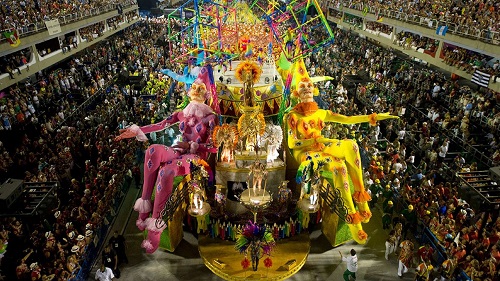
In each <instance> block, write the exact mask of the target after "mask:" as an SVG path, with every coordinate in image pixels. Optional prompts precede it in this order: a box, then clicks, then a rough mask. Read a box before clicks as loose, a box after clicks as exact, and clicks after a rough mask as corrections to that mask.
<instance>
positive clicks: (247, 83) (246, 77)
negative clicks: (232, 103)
mask: <svg viewBox="0 0 500 281" xmlns="http://www.w3.org/2000/svg"><path fill="white" fill-rule="evenodd" d="M261 74H262V69H261V68H260V67H259V66H258V65H257V64H256V63H255V62H253V61H243V62H240V64H238V66H237V67H236V70H235V73H234V76H235V77H236V79H238V80H239V81H240V82H241V83H243V103H244V105H245V106H250V107H254V106H256V102H255V97H254V94H253V86H254V84H255V83H256V82H257V81H259V79H260V75H261Z"/></svg>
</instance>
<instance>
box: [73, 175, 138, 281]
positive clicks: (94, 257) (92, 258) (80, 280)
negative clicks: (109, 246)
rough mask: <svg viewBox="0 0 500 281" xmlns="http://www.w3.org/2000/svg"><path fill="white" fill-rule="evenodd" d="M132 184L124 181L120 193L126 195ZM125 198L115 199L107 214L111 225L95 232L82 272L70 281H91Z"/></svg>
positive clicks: (86, 252)
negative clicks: (92, 272) (91, 274)
mask: <svg viewBox="0 0 500 281" xmlns="http://www.w3.org/2000/svg"><path fill="white" fill-rule="evenodd" d="M130 184H131V181H129V180H127V179H124V181H123V183H122V184H121V185H120V190H119V192H120V193H122V194H126V193H127V192H128V189H129V188H130ZM123 198H125V197H119V198H115V200H114V203H113V204H112V206H111V208H110V211H109V212H108V213H107V214H106V216H105V222H106V221H107V222H109V223H107V224H106V223H104V224H102V225H101V226H100V227H99V228H97V229H96V230H94V233H95V237H94V240H93V243H90V244H89V245H87V247H86V248H85V253H84V255H83V256H82V258H81V263H80V266H81V267H80V270H79V271H78V273H76V274H75V277H74V278H72V279H70V281H86V280H88V279H89V275H90V272H91V271H92V268H93V267H94V266H95V264H96V263H97V261H98V260H99V254H100V252H101V250H102V249H103V246H104V245H105V243H106V239H107V237H108V232H109V230H110V229H111V228H112V227H113V224H114V221H115V217H116V214H117V213H118V211H119V210H120V208H121V205H122V204H123V201H124V200H123ZM116 199H118V200H116Z"/></svg>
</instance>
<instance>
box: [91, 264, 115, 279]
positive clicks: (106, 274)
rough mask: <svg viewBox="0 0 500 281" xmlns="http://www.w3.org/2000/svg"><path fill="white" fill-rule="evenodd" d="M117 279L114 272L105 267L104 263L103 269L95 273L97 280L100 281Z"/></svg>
mask: <svg viewBox="0 0 500 281" xmlns="http://www.w3.org/2000/svg"><path fill="white" fill-rule="evenodd" d="M113 278H115V275H114V274H113V270H111V268H109V267H106V266H104V263H101V267H100V268H99V269H98V270H97V271H96V273H95V280H98V281H111V280H113Z"/></svg>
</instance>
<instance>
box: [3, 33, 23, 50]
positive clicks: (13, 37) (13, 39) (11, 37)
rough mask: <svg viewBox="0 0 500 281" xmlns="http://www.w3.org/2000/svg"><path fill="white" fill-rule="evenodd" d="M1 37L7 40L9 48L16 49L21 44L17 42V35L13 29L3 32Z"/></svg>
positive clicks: (19, 41)
mask: <svg viewBox="0 0 500 281" xmlns="http://www.w3.org/2000/svg"><path fill="white" fill-rule="evenodd" d="M3 36H4V37H5V38H6V39H7V41H8V42H9V44H10V46H11V47H17V46H19V45H20V44H21V40H19V35H18V34H17V30H15V29H14V30H12V31H11V30H8V31H4V32H3Z"/></svg>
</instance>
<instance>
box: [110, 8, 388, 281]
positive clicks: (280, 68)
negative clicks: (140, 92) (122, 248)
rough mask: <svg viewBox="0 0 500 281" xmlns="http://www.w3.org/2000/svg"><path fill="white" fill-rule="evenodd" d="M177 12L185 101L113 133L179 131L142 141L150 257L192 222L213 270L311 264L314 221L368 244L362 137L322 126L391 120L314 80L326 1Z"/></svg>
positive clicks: (259, 270)
mask: <svg viewBox="0 0 500 281" xmlns="http://www.w3.org/2000/svg"><path fill="white" fill-rule="evenodd" d="M313 10H314V12H313V13H311V11H313ZM169 20H170V21H169V22H170V23H175V25H176V26H177V28H176V27H175V26H174V25H172V26H169V29H168V30H169V31H168V39H169V44H170V53H171V60H172V62H175V63H177V64H179V65H182V66H183V67H185V69H186V70H185V71H184V73H183V74H179V73H176V72H175V71H173V70H170V69H164V70H162V73H163V74H165V75H166V76H169V77H171V78H172V79H174V80H177V81H179V82H182V83H184V84H185V85H186V92H187V97H188V98H189V102H186V104H187V105H186V106H185V107H184V108H181V109H179V110H178V111H176V112H174V113H173V114H171V115H170V116H168V117H167V118H166V119H164V120H163V121H161V122H158V123H156V124H152V125H146V126H142V127H139V126H136V125H132V126H130V127H129V128H127V129H125V130H123V131H122V132H121V134H120V135H119V136H118V137H117V140H121V139H125V138H132V137H135V138H136V139H137V140H139V141H145V140H147V139H148V138H147V136H146V134H148V133H151V132H157V131H161V130H164V129H165V128H168V127H170V126H174V125H175V126H178V131H179V132H180V137H179V139H180V141H179V142H177V143H176V144H175V145H172V146H170V147H169V146H165V145H162V144H153V145H151V146H149V147H148V148H147V149H146V156H145V161H144V186H143V192H142V196H141V197H140V198H139V199H138V200H137V202H136V204H135V207H134V209H135V210H136V211H138V212H139V219H138V220H137V222H136V224H137V227H138V228H139V229H140V230H144V231H145V239H144V241H143V243H142V247H143V248H144V249H145V250H146V252H147V253H153V252H154V251H156V250H157V249H158V248H160V249H165V250H168V251H174V250H175V248H176V246H177V245H178V244H179V243H180V241H181V240H182V236H183V231H184V228H183V224H184V225H191V226H193V227H192V229H193V230H194V231H195V232H196V233H197V234H198V237H199V238H198V239H199V241H198V242H199V243H198V244H199V252H200V255H201V257H202V259H203V261H204V263H205V265H206V266H207V267H208V268H210V270H211V271H212V272H214V274H216V275H218V276H220V277H221V278H223V279H226V280H244V279H248V278H250V279H260V278H262V279H272V280H283V279H285V278H288V277H290V276H292V275H293V274H294V273H296V272H297V271H298V270H300V268H301V267H302V266H303V265H304V263H305V262H306V258H307V256H308V253H309V249H310V240H309V233H308V229H309V228H311V226H312V225H314V226H319V227H321V230H322V232H323V234H324V235H325V237H326V238H327V239H328V240H329V242H330V243H331V244H332V245H333V246H337V245H340V244H342V243H345V242H346V241H349V240H355V241H356V242H358V243H360V244H364V243H365V242H366V239H367V236H368V235H367V234H366V233H365V232H364V231H363V228H362V223H365V222H368V220H369V219H370V216H371V212H370V210H369V208H368V204H367V201H369V200H370V196H369V195H368V194H367V193H366V191H365V188H364V186H363V179H362V174H363V173H362V168H361V162H360V161H361V160H360V154H359V148H358V145H357V143H356V141H355V140H337V139H329V138H326V137H324V136H323V134H322V129H323V128H324V127H325V125H326V124H327V123H328V122H334V123H341V124H357V123H370V124H371V125H375V124H376V123H377V121H379V120H384V119H388V118H394V117H393V116H390V115H387V114H376V113H373V114H371V115H362V116H344V115H339V114H335V113H332V112H331V111H329V110H325V109H320V108H318V105H317V104H316V102H315V101H314V99H313V97H314V95H316V94H317V88H316V87H315V85H314V83H316V82H319V81H325V80H328V79H331V78H330V77H309V75H308V73H307V69H306V67H305V65H304V62H303V58H304V57H306V56H308V55H310V54H311V53H313V52H318V51H320V50H321V49H322V48H325V47H327V46H329V45H330V44H332V43H333V40H334V38H333V33H332V31H331V30H330V27H329V26H328V23H327V22H326V20H325V17H324V15H323V14H322V12H321V8H320V7H319V5H318V3H317V2H316V0H306V1H291V2H289V3H288V4H284V3H281V2H275V1H269V2H267V1H265V2H263V1H254V2H250V3H247V2H243V1H195V0H192V1H188V2H186V3H184V4H183V5H182V6H181V7H179V8H178V11H176V12H174V13H172V14H170V15H169ZM179 27H180V28H179ZM318 30H322V32H323V33H324V34H327V35H328V36H326V37H325V36H323V37H321V38H322V39H321V40H319V39H317V40H319V41H317V42H316V41H313V40H312V39H311V38H309V36H310V34H311V33H312V32H313V31H314V32H317V31H318Z"/></svg>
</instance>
